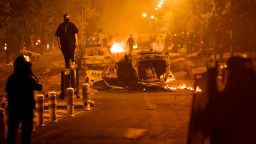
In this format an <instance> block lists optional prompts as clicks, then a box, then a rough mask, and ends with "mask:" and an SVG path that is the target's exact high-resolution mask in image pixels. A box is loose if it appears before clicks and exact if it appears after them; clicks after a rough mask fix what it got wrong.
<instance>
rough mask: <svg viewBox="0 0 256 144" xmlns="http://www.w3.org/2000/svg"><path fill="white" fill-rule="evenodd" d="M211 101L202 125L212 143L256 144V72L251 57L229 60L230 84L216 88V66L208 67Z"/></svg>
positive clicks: (228, 79)
mask: <svg viewBox="0 0 256 144" xmlns="http://www.w3.org/2000/svg"><path fill="white" fill-rule="evenodd" d="M207 73H208V91H209V101H208V104H207V105H206V109H205V113H204V115H203V121H202V128H203V131H204V134H205V136H207V137H209V141H210V144H256V132H255V130H256V76H255V71H254V68H253V63H252V60H251V59H249V58H245V57H242V56H234V57H231V58H230V59H229V60H228V62H227V84H226V86H225V88H224V90H223V91H221V92H220V91H218V90H217V74H218V71H217V67H215V68H211V69H208V72H207Z"/></svg>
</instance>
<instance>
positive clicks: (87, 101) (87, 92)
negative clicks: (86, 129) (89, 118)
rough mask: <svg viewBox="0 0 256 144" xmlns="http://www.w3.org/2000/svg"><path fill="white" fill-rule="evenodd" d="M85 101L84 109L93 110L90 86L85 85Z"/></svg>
mask: <svg viewBox="0 0 256 144" xmlns="http://www.w3.org/2000/svg"><path fill="white" fill-rule="evenodd" d="M83 100H84V107H85V110H87V111H90V110H91V105H90V103H91V100H90V84H88V83H84V84H83Z"/></svg>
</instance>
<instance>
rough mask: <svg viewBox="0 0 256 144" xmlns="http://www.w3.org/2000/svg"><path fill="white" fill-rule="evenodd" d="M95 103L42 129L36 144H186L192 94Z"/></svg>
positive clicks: (103, 96) (108, 96) (105, 98)
mask: <svg viewBox="0 0 256 144" xmlns="http://www.w3.org/2000/svg"><path fill="white" fill-rule="evenodd" d="M183 92H184V91H183ZM94 100H95V102H96V105H95V107H94V108H93V109H92V110H91V111H83V112H81V113H79V114H77V115H76V116H75V117H70V118H65V119H62V120H60V121H59V122H57V123H48V124H47V125H46V126H45V127H41V128H39V130H38V131H36V132H34V133H33V137H32V142H33V144H59V143H60V144H185V143H186V135H187V129H188V120H189V113H190V106H191V100H192V96H191V94H175V93H173V92H159V91H158V92H156V91H155V92H152V91H151V92H149V91H147V92H127V91H112V92H110V91H109V92H98V93H96V95H95V98H94Z"/></svg>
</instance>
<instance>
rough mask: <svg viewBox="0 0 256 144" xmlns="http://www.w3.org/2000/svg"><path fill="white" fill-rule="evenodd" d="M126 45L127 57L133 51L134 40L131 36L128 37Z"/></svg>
mask: <svg viewBox="0 0 256 144" xmlns="http://www.w3.org/2000/svg"><path fill="white" fill-rule="evenodd" d="M127 44H128V46H129V55H131V54H132V50H133V46H134V45H135V40H134V38H133V36H132V34H131V35H130V37H129V39H128V40H127Z"/></svg>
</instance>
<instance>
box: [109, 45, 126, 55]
mask: <svg viewBox="0 0 256 144" xmlns="http://www.w3.org/2000/svg"><path fill="white" fill-rule="evenodd" d="M110 51H111V52H112V53H121V52H124V47H123V45H122V44H120V43H113V45H112V47H111V49H110Z"/></svg>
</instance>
